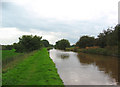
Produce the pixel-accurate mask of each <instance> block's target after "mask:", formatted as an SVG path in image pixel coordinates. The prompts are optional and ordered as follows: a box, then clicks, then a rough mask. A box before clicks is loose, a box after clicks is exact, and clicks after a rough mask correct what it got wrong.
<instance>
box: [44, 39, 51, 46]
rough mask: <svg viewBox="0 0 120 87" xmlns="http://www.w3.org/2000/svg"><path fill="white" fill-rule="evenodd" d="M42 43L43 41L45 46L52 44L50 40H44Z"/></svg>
mask: <svg viewBox="0 0 120 87" xmlns="http://www.w3.org/2000/svg"><path fill="white" fill-rule="evenodd" d="M42 43H43V45H44V46H45V47H49V46H50V44H49V42H48V40H45V39H44V40H42Z"/></svg>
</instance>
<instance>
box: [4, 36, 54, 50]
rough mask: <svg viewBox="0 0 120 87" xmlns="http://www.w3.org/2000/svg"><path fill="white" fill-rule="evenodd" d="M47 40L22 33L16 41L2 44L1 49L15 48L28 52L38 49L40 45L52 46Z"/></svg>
mask: <svg viewBox="0 0 120 87" xmlns="http://www.w3.org/2000/svg"><path fill="white" fill-rule="evenodd" d="M52 46H53V45H51V44H50V43H49V41H48V40H46V39H43V40H42V37H40V36H37V35H35V36H33V35H23V36H22V37H20V38H19V42H18V43H13V45H2V49H3V50H11V49H15V50H16V52H30V51H33V50H38V49H40V48H42V47H52Z"/></svg>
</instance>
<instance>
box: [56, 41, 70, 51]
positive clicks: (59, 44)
mask: <svg viewBox="0 0 120 87" xmlns="http://www.w3.org/2000/svg"><path fill="white" fill-rule="evenodd" d="M67 47H70V42H69V41H68V40H66V39H62V40H59V41H57V42H56V45H55V48H57V49H61V50H65V49H66V48H67Z"/></svg>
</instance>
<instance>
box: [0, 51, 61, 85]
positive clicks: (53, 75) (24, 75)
mask: <svg viewBox="0 0 120 87" xmlns="http://www.w3.org/2000/svg"><path fill="white" fill-rule="evenodd" d="M2 75H3V77H2V84H3V85H63V82H62V80H61V79H60V77H59V75H58V73H57V69H56V68H55V64H54V63H53V61H52V59H50V58H49V54H48V52H47V49H41V50H39V51H36V52H35V53H34V54H33V55H31V56H29V57H27V58H25V59H24V60H23V61H21V62H19V63H18V64H17V65H16V66H14V67H13V68H11V69H8V70H7V71H6V72H4V73H3V74H2Z"/></svg>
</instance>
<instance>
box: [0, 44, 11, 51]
mask: <svg viewBox="0 0 120 87" xmlns="http://www.w3.org/2000/svg"><path fill="white" fill-rule="evenodd" d="M2 48H3V50H12V49H13V45H3V46H2Z"/></svg>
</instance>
